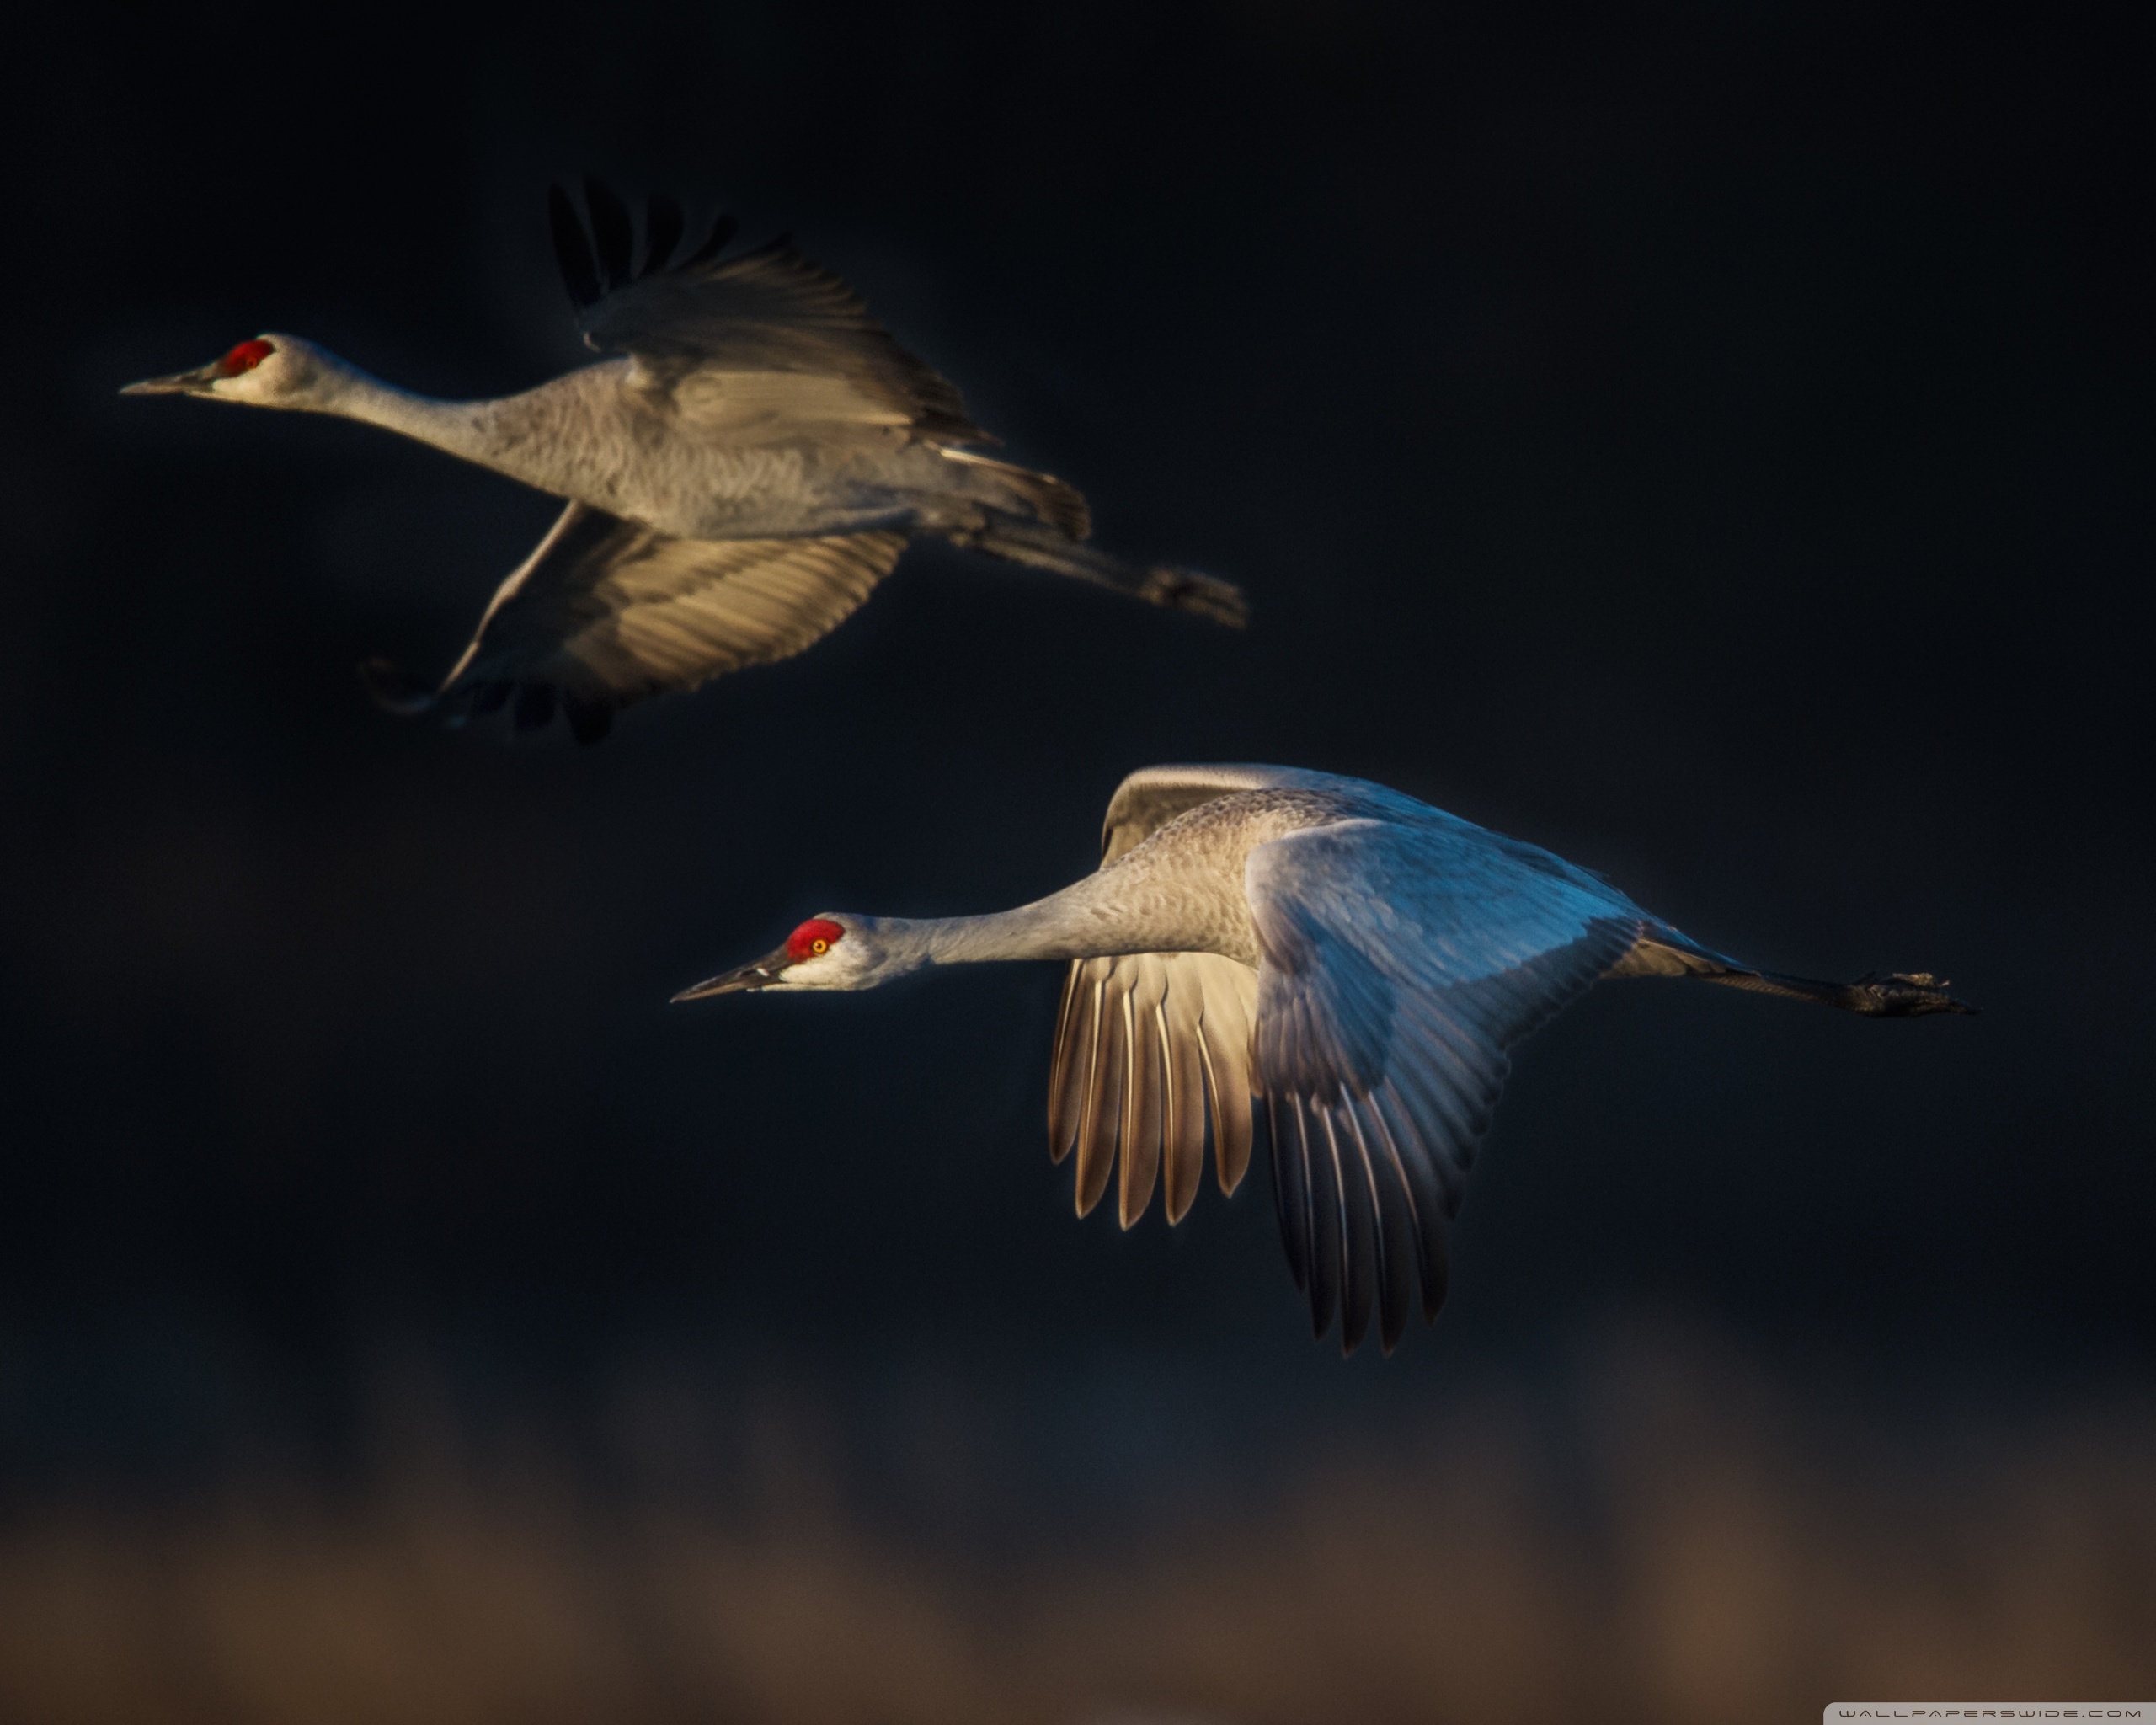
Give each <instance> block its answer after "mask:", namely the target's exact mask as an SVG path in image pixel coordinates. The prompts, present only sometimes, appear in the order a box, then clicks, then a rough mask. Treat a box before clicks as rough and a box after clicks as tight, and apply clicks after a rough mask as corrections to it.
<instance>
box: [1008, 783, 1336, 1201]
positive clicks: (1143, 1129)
mask: <svg viewBox="0 0 2156 1725" xmlns="http://www.w3.org/2000/svg"><path fill="white" fill-rule="evenodd" d="M1312 777H1313V776H1312V775H1309V774H1304V773H1299V772H1296V771H1294V769H1293V768H1289V767H1278V766H1149V767H1145V768H1143V769H1141V770H1140V771H1139V772H1134V773H1132V774H1131V775H1130V776H1129V777H1128V778H1126V779H1124V780H1123V782H1122V783H1121V784H1120V785H1118V786H1117V787H1116V792H1115V795H1114V796H1113V797H1112V798H1109V800H1108V812H1107V819H1106V820H1105V821H1103V822H1102V827H1101V866H1102V868H1106V867H1107V865H1108V864H1109V863H1113V862H1114V861H1115V860H1116V859H1117V858H1118V857H1121V856H1122V855H1123V853H1124V852H1127V851H1129V850H1131V849H1133V848H1134V846H1138V845H1139V844H1141V843H1143V842H1144V841H1145V840H1146V839H1148V838H1150V837H1151V836H1153V834H1154V833H1155V832H1156V831H1158V830H1160V829H1161V827H1163V826H1166V825H1167V824H1168V822H1170V821H1171V820H1174V819H1175V818H1176V816H1177V815H1178V814H1183V813H1185V812H1186V811H1187V810H1189V809H1195V808H1196V807H1198V804H1201V803H1209V802H1210V801H1212V800H1213V798H1215V797H1225V796H1227V795H1229V794H1230V793H1232V792H1235V791H1251V790H1259V789H1262V788H1266V787H1267V786H1273V785H1279V784H1293V783H1296V782H1301V781H1303V780H1305V779H1310V778H1312ZM1256 1001H1257V972H1256V971H1255V970H1253V969H1251V968H1250V966H1249V965H1247V964H1237V963H1236V962H1235V960H1234V959H1224V958H1220V957H1219V956H1217V955H1216V954H1214V953H1131V954H1128V955H1125V956H1123V957H1120V958H1113V959H1078V960H1075V962H1073V964H1071V966H1070V975H1069V977H1068V978H1067V979H1065V983H1064V986H1063V1007H1062V1010H1061V1012H1059V1014H1058V1015H1057V1017H1056V1024H1055V1054H1054V1060H1053V1061H1052V1062H1051V1064H1050V1066H1049V1087H1048V1097H1049V1103H1048V1109H1049V1119H1048V1135H1049V1155H1050V1156H1052V1157H1054V1160H1055V1161H1057V1162H1062V1161H1063V1159H1064V1158H1065V1156H1069V1155H1070V1152H1071V1151H1072V1150H1073V1149H1074V1148H1075V1150H1076V1151H1077V1152H1078V1167H1077V1179H1076V1191H1077V1200H1078V1214H1079V1215H1081V1216H1082V1215H1086V1214H1088V1213H1089V1212H1090V1211H1091V1210H1092V1208H1093V1206H1094V1205H1095V1204H1098V1203H1099V1202H1100V1201H1101V1196H1102V1194H1103V1193H1105V1192H1106V1191H1107V1186H1108V1180H1109V1178H1110V1176H1111V1175H1112V1174H1113V1172H1115V1169H1116V1167H1117V1166H1118V1162H1120V1164H1121V1167H1122V1171H1123V1178H1122V1181H1121V1183H1120V1186H1119V1188H1118V1199H1119V1202H1118V1213H1119V1214H1120V1215H1121V1217H1122V1220H1123V1226H1124V1227H1126V1228H1127V1227H1129V1226H1130V1225H1131V1224H1132V1223H1134V1222H1135V1221H1136V1220H1138V1219H1139V1217H1140V1216H1142V1215H1145V1210H1146V1208H1147V1206H1148V1205H1149V1204H1151V1202H1152V1199H1153V1187H1154V1183H1155V1180H1156V1178H1157V1179H1159V1180H1160V1181H1161V1184H1162V1185H1163V1186H1164V1187H1165V1188H1166V1206H1167V1213H1168V1220H1169V1221H1170V1222H1171V1224H1172V1223H1175V1222H1179V1221H1181V1220H1182V1219H1183V1216H1184V1215H1185V1214H1186V1213H1187V1211H1188V1210H1189V1209H1190V1206H1191V1204H1192V1202H1193V1200H1194V1199H1196V1198H1197V1196H1198V1183H1199V1177H1200V1175H1201V1173H1202V1172H1203V1167H1204V1160H1205V1140H1206V1130H1207V1124H1208V1120H1210V1123H1211V1128H1212V1137H1213V1154H1214V1168H1215V1171H1216V1172H1217V1175H1218V1178H1219V1182H1220V1189H1221V1191H1223V1192H1225V1193H1232V1192H1234V1191H1235V1188H1236V1187H1237V1186H1238V1185H1240V1184H1241V1181H1242V1178H1243V1175H1244V1172H1246V1170H1247V1169H1248V1168H1249V1167H1250V1151H1251V1094H1252V1088H1253V1087H1252V1086H1251V1080H1250V1031H1251V1023H1252V1021H1253V1018H1254V1017H1255V1011H1256Z"/></svg>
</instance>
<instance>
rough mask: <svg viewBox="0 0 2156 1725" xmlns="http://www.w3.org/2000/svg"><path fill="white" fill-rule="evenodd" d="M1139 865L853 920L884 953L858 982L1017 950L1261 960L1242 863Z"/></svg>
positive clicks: (1018, 954) (1073, 955)
mask: <svg viewBox="0 0 2156 1725" xmlns="http://www.w3.org/2000/svg"><path fill="white" fill-rule="evenodd" d="M1132 860H1133V861H1137V862H1139V864H1140V866H1139V867H1137V868H1132V867H1129V865H1128V864H1127V863H1116V864H1113V865H1111V866H1110V867H1108V868H1104V869H1102V871H1101V872H1100V873H1097V874H1089V875H1087V876H1086V878H1085V879H1083V880H1081V881H1078V882H1076V883H1075V884H1073V885H1070V886H1067V887H1065V889H1063V890H1062V891H1061V892H1059V893H1051V894H1050V895H1049V896H1048V897H1046V898H1044V899H1039V900H1035V901H1034V902H1033V903H1032V904H1030V905H1019V906H1018V907H1017V909H1016V910H1013V911H995V912H992V913H991V914H990V915H988V916H940V917H932V918H923V919H915V918H912V917H905V916H881V917H859V918H857V919H855V920H856V921H858V922H859V923H860V924H861V925H862V931H863V932H864V933H865V934H867V937H868V943H870V944H872V945H873V946H874V947H875V948H877V949H878V957H879V959H881V960H882V963H880V964H878V966H877V973H876V974H875V975H873V977H868V976H864V977H863V979H862V981H863V983H864V984H870V983H873V982H879V981H882V980H884V978H885V977H886V976H889V975H902V974H904V973H905V972H906V971H909V970H915V969H921V968H922V967H923V966H925V965H929V964H995V963H1000V962H1004V961H1006V960H1011V959H1101V958H1112V957H1115V956H1117V955H1119V954H1122V953H1177V952H1209V953H1220V954H1221V955H1222V956H1223V957H1226V958H1231V959H1238V960H1240V961H1241V962H1242V963H1243V964H1251V965H1255V964H1257V961H1258V953H1257V932H1256V930H1255V929H1254V928H1253V927H1251V917H1250V910H1249V906H1248V905H1247V904H1246V901H1245V900H1244V898H1243V895H1242V883H1241V879H1240V874H1241V871H1240V870H1236V871H1235V876H1234V878H1231V879H1215V878H1214V874H1213V872H1212V871H1210V870H1203V869H1194V868H1188V869H1187V868H1173V869H1165V868H1147V867H1145V866H1144V863H1145V861H1150V860H1152V859H1140V858H1138V857H1134V858H1133V859H1132Z"/></svg>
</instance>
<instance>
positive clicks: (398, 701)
mask: <svg viewBox="0 0 2156 1725" xmlns="http://www.w3.org/2000/svg"><path fill="white" fill-rule="evenodd" d="M360 687H361V688H363V689H365V690H366V692H367V693H368V694H369V695H370V696H371V697H373V700H374V704H375V705H376V706H377V707H379V708H382V711H383V712H385V713H397V714H398V715H399V716H400V717H403V718H411V717H412V716H413V715H414V714H415V713H424V712H425V711H427V709H428V708H430V707H432V706H433V705H434V704H435V698H436V697H437V695H438V694H439V693H440V692H439V691H438V690H437V689H436V688H435V686H434V685H433V684H432V683H430V682H429V681H426V680H425V679H424V678H423V677H415V676H413V675H412V674H411V673H410V672H409V671H403V670H398V668H397V667H396V666H395V665H392V664H391V663H390V662H389V661H388V660H386V659H367V660H361V661H360Z"/></svg>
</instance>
